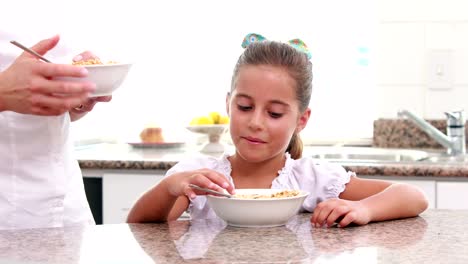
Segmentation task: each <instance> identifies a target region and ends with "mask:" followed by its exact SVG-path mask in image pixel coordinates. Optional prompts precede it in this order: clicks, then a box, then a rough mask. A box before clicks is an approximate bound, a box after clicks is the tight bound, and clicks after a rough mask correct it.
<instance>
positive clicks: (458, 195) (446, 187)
mask: <svg viewBox="0 0 468 264" xmlns="http://www.w3.org/2000/svg"><path fill="white" fill-rule="evenodd" d="M437 208H438V209H468V182H443V181H439V182H437Z"/></svg>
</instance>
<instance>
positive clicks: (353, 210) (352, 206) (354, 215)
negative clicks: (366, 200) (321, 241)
mask: <svg viewBox="0 0 468 264" xmlns="http://www.w3.org/2000/svg"><path fill="white" fill-rule="evenodd" d="M370 220H371V217H370V212H369V209H368V208H367V207H365V206H364V205H363V204H362V202H360V201H348V200H343V199H338V198H333V199H330V200H327V201H323V202H321V203H319V204H318V205H317V207H316V208H315V210H314V214H313V215H312V217H311V219H310V221H311V223H312V224H313V225H314V226H315V227H322V226H324V225H326V226H327V227H330V226H332V225H333V224H334V223H338V226H339V227H345V226H348V225H349V224H351V223H354V224H357V225H365V224H367V223H369V222H370Z"/></svg>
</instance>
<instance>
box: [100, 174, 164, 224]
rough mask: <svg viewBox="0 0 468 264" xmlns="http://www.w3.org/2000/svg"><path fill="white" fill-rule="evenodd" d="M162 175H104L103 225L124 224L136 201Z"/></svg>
mask: <svg viewBox="0 0 468 264" xmlns="http://www.w3.org/2000/svg"><path fill="white" fill-rule="evenodd" d="M163 177H164V174H163V173H161V174H104V175H103V176H102V211H103V213H102V218H103V219H102V221H103V224H118V223H125V221H126V219H127V215H128V213H129V211H130V208H132V206H133V204H134V203H135V202H136V200H137V199H138V198H139V197H140V196H141V195H142V194H143V193H144V192H145V191H147V190H149V189H150V188H151V187H152V186H154V185H155V184H156V183H158V182H159V181H160V180H161V179H162V178H163Z"/></svg>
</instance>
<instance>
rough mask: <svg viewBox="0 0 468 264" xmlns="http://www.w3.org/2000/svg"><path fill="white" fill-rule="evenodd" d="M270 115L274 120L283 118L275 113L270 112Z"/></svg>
mask: <svg viewBox="0 0 468 264" xmlns="http://www.w3.org/2000/svg"><path fill="white" fill-rule="evenodd" d="M268 114H269V115H270V116H271V117H273V118H280V117H282V116H283V114H280V113H275V112H268Z"/></svg>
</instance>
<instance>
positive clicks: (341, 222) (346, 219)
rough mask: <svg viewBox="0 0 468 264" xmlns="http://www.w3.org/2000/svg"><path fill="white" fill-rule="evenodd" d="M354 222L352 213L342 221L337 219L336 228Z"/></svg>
mask: <svg viewBox="0 0 468 264" xmlns="http://www.w3.org/2000/svg"><path fill="white" fill-rule="evenodd" d="M354 220H355V217H354V215H353V214H352V213H348V214H346V215H345V216H344V217H343V219H341V221H340V219H337V220H336V222H338V227H346V226H348V225H349V224H351V223H352V222H354Z"/></svg>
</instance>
